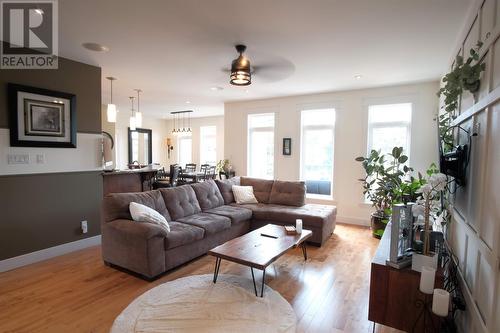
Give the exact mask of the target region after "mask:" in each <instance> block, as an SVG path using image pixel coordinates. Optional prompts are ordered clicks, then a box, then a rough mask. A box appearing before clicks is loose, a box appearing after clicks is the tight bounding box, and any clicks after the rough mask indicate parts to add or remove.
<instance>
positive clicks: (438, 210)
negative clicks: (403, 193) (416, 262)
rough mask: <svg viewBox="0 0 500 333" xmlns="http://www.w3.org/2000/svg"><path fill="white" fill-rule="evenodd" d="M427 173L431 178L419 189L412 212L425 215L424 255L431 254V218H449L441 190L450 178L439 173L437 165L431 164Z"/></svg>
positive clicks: (434, 221) (434, 220) (434, 219)
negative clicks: (442, 203)
mask: <svg viewBox="0 0 500 333" xmlns="http://www.w3.org/2000/svg"><path fill="white" fill-rule="evenodd" d="M427 174H428V175H429V178H428V179H427V181H426V183H425V184H424V185H422V186H421V187H420V189H419V190H418V191H417V192H418V193H420V194H421V196H420V198H419V199H418V200H417V202H416V204H415V205H413V207H412V213H413V216H415V217H419V216H423V219H424V222H423V227H424V246H423V251H422V252H423V254H424V255H426V256H429V255H430V253H429V252H430V251H429V248H430V244H429V239H430V232H431V229H432V228H431V220H432V222H433V223H436V222H442V221H444V220H447V210H446V209H444V210H443V209H442V206H441V192H442V191H443V190H444V189H445V188H446V185H447V184H448V178H447V176H446V175H444V174H442V173H439V172H438V171H437V169H436V168H435V166H434V167H432V166H431V168H430V169H429V170H428V171H427Z"/></svg>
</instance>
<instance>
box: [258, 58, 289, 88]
mask: <svg viewBox="0 0 500 333" xmlns="http://www.w3.org/2000/svg"><path fill="white" fill-rule="evenodd" d="M253 69H254V74H255V77H256V78H257V79H259V80H263V81H267V82H276V81H281V80H284V79H286V78H288V77H290V76H292V75H293V73H294V72H295V65H294V64H293V63H292V62H291V61H289V60H286V59H284V58H283V59H280V60H275V61H272V62H267V63H263V64H258V65H256V66H254V67H253Z"/></svg>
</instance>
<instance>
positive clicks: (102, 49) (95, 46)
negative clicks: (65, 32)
mask: <svg viewBox="0 0 500 333" xmlns="http://www.w3.org/2000/svg"><path fill="white" fill-rule="evenodd" d="M82 46H83V47H84V48H86V49H87V50H90V51H96V52H108V51H109V47H107V46H104V45H101V44H99V43H83V44H82Z"/></svg>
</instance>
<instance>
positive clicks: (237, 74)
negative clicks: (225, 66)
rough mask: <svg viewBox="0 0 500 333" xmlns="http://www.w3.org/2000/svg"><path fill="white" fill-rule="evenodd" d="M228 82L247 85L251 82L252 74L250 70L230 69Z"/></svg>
mask: <svg viewBox="0 0 500 333" xmlns="http://www.w3.org/2000/svg"><path fill="white" fill-rule="evenodd" d="M229 83H231V84H232V85H235V86H248V85H250V84H251V83H252V75H251V74H250V71H248V72H246V71H242V70H239V71H234V72H233V71H231V76H230V80H229Z"/></svg>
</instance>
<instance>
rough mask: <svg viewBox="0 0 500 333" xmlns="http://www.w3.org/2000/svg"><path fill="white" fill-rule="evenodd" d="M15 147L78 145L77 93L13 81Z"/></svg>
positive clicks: (11, 111) (10, 97)
mask: <svg viewBox="0 0 500 333" xmlns="http://www.w3.org/2000/svg"><path fill="white" fill-rule="evenodd" d="M7 96H8V105H9V129H10V145H11V147H48V148H76V96H75V95H74V94H70V93H65V92H60V91H54V90H48V89H43V88H36V87H30V86H24V85H20V84H14V83H9V84H8V85H7Z"/></svg>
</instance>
